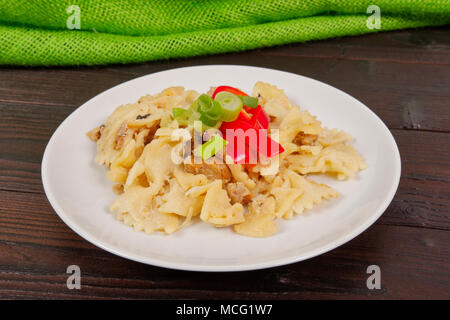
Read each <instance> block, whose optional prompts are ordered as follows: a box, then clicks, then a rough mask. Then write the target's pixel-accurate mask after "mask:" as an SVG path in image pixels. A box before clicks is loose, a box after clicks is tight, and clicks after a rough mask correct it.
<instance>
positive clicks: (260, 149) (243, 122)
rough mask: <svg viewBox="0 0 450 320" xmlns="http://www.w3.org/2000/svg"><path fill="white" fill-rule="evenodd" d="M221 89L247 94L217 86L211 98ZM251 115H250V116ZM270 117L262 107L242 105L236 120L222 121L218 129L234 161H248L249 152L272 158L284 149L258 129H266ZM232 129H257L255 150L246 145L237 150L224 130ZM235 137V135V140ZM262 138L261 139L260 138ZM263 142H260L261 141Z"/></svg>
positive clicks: (242, 94) (234, 143)
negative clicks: (254, 107) (253, 107)
mask: <svg viewBox="0 0 450 320" xmlns="http://www.w3.org/2000/svg"><path fill="white" fill-rule="evenodd" d="M221 91H227V92H231V93H233V94H235V95H238V96H247V94H246V93H245V92H243V91H241V90H239V89H236V88H233V87H230V86H219V87H217V88H216V90H214V93H213V95H212V98H213V99H214V97H215V96H216V94H218V93H219V92H221ZM250 115H251V116H250ZM269 122H270V118H269V116H268V115H267V114H266V113H265V112H264V110H263V108H262V107H261V106H259V105H258V107H257V108H256V109H252V108H249V107H246V106H244V109H243V110H242V111H241V112H240V113H239V116H238V117H237V119H236V120H234V121H232V122H223V123H222V125H221V127H220V130H221V131H222V134H223V136H224V139H225V140H227V141H228V142H229V143H228V145H227V147H226V150H227V154H228V155H230V156H231V157H232V158H233V160H234V161H235V162H236V163H248V162H249V160H250V154H253V156H254V155H255V154H256V157H257V155H258V153H260V154H261V155H262V156H264V157H266V158H272V157H273V156H275V155H277V154H280V153H282V152H283V151H284V148H283V147H282V146H281V145H280V144H279V143H278V142H276V141H274V140H273V139H271V138H270V137H269V136H267V131H266V130H264V132H261V133H260V132H259V130H260V129H268V128H269ZM227 129H232V130H237V129H242V130H244V132H246V131H247V130H248V129H254V130H256V131H257V139H258V143H257V150H253V148H251V147H250V148H249V146H247V145H246V147H245V150H237V148H236V145H237V144H236V141H230V140H231V139H232V138H231V137H228V138H227V135H226V130H227ZM236 139H237V137H236V136H235V139H234V140H236ZM261 139H262V140H261ZM263 141H264V142H265V143H262V142H263Z"/></svg>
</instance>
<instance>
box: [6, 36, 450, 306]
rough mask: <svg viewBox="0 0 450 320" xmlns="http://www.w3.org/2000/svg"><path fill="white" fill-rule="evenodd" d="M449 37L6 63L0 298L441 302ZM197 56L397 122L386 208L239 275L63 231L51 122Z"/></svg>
mask: <svg viewBox="0 0 450 320" xmlns="http://www.w3.org/2000/svg"><path fill="white" fill-rule="evenodd" d="M449 36H450V28H449V27H443V28H437V29H433V28H425V29H420V30H404V31H397V32H390V33H380V34H373V35H366V36H361V37H347V38H342V39H332V40H328V41H321V42H311V43H307V44H298V45H289V46H283V47H276V48H267V49H261V50H254V51H249V52H244V53H235V54H226V55H216V56H206V57H198V58H191V59H179V60H171V61H158V62H153V63H146V64H135V65H117V66H105V67H93V68H85V67H82V68H12V67H3V68H0V119H1V120H0V298H13V299H16V298H40V299H42V298H44V299H46V298H52V299H58V298H62V299H65V298H71V299H83V298H90V299H104V298H113V299H121V298H202V299H205V298H211V299H228V298H231V299H233V298H245V299H247V298H249V299H300V298H309V299H320V298H331V299H343V298H356V299H388V298H399V299H405V298H427V299H431V298H436V299H449V298H450V276H449V275H450V247H449V244H450V241H449V240H450V233H449V229H450V218H449V217H450V215H449V211H450V210H449V209H450V185H449V184H450V160H449V159H450V143H449V138H450V130H449V128H450V126H449V124H450V108H449V101H450V40H449V39H450V37H449ZM202 64H243V65H255V66H262V67H269V68H270V67H271V68H275V69H280V70H286V71H290V72H294V73H298V74H302V75H306V76H309V77H312V78H315V79H318V80H321V81H324V82H326V83H329V84H331V85H333V86H335V87H337V88H340V89H342V90H344V91H346V92H347V93H349V94H351V95H353V96H354V97H356V98H357V99H359V100H361V101H362V102H363V103H365V104H367V105H368V106H369V107H370V108H371V109H372V110H373V111H374V112H375V113H377V115H378V116H379V117H380V118H381V119H382V120H383V121H384V122H385V123H386V124H387V125H388V127H389V128H390V129H391V132H392V133H393V135H394V137H395V139H396V141H397V144H398V146H399V149H400V154H401V157H402V176H401V181H400V186H399V189H398V191H397V194H396V196H395V198H394V200H393V202H392V203H391V205H390V206H389V208H388V209H387V210H386V212H385V213H384V215H383V216H382V217H381V218H380V219H379V220H378V221H377V222H376V224H375V225H374V226H372V227H371V228H370V229H368V230H367V231H365V232H364V233H363V234H362V235H360V236H359V237H357V238H356V239H354V240H352V241H350V242H349V243H347V244H345V245H343V246H341V247H339V248H337V249H335V250H333V251H331V252H329V253H327V254H324V255H321V256H319V257H316V258H314V259H311V260H308V261H304V262H301V263H296V264H292V265H288V266H283V267H278V268H272V269H267V270H260V271H253V272H236V273H195V272H182V271H175V270H168V269H163V268H157V267H151V266H147V265H143V264H140V263H135V262H132V261H128V260H125V259H122V258H119V257H117V256H114V255H112V254H110V253H108V252H105V251H103V250H100V249H99V248H97V247H95V246H93V245H92V244H90V243H88V242H87V241H85V240H84V239H82V238H81V237H79V236H78V235H77V234H75V233H74V232H73V231H71V230H70V229H69V228H68V227H67V226H66V225H65V224H64V223H63V222H62V221H61V220H60V219H59V218H58V216H57V215H56V214H55V213H54V211H53V209H52V208H51V206H50V205H49V203H48V201H47V199H46V197H45V194H44V193H43V188H42V183H41V176H40V163H41V160H42V155H43V151H44V148H45V146H46V144H47V142H48V140H49V138H50V137H51V135H52V133H53V132H54V130H55V129H56V128H57V126H58V125H59V124H60V123H61V122H62V121H63V120H64V119H65V118H66V117H67V116H68V115H69V114H70V113H71V112H72V111H73V110H74V109H75V108H77V107H78V106H79V105H81V104H82V103H84V102H85V101H87V100H88V99H90V98H92V97H93V96H95V95H96V94H98V93H100V92H102V91H104V90H106V89H108V88H110V87H112V86H114V85H117V84H119V83H121V82H124V81H127V80H130V79H133V78H136V77H138V76H141V75H144V74H148V73H151V72H156V71H160V70H165V69H169V68H176V67H182V66H189V65H202ZM255 80H256V79H255ZM299 90H301V88H299ZM71 264H77V265H79V266H80V267H81V270H82V290H79V291H77V290H68V289H67V287H66V285H65V283H66V279H67V274H66V273H65V271H66V268H67V266H69V265H71ZM371 264H376V265H379V266H380V267H381V272H382V289H381V290H374V291H371V290H368V289H367V287H366V279H367V277H368V275H367V274H366V268H367V266H369V265H371Z"/></svg>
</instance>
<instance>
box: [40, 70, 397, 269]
mask: <svg viewBox="0 0 450 320" xmlns="http://www.w3.org/2000/svg"><path fill="white" fill-rule="evenodd" d="M258 80H261V81H264V82H269V83H271V84H275V85H277V86H278V87H279V88H282V89H284V90H285V92H286V94H287V95H288V97H289V98H290V99H291V101H292V102H293V103H294V104H296V105H300V107H301V108H302V109H306V110H308V111H310V112H311V113H312V114H313V115H316V116H318V119H319V120H321V121H322V123H323V124H324V125H326V126H328V127H332V128H339V129H343V130H345V131H347V132H348V133H350V134H351V135H352V136H353V137H354V141H353V142H352V144H353V145H354V147H355V148H356V149H357V150H358V151H359V152H360V153H361V154H362V156H363V157H364V158H365V160H366V162H367V164H368V166H369V167H368V169H366V170H364V171H362V172H360V173H359V174H358V176H357V177H356V178H354V179H350V180H348V181H336V180H334V179H331V178H328V177H321V176H317V177H316V176H314V177H313V179H314V180H316V181H320V182H324V183H326V184H328V185H330V186H332V187H333V188H335V189H336V190H337V191H338V192H339V193H340V197H339V198H338V199H334V200H330V201H325V202H323V204H321V205H318V206H316V207H314V208H313V209H312V210H309V211H307V212H306V213H304V214H302V215H300V216H296V217H294V218H293V219H291V220H287V221H284V220H282V219H281V220H277V221H278V222H277V223H278V227H279V232H278V234H276V235H274V236H272V237H269V238H264V239H254V238H248V237H244V236H241V235H238V234H236V233H234V232H233V231H232V230H230V228H224V229H216V228H214V227H211V226H210V225H208V224H206V223H194V224H193V225H189V226H188V227H186V228H185V229H183V230H181V231H180V232H177V233H175V234H173V235H170V236H167V235H163V234H160V233H155V234H153V235H146V234H144V233H139V232H135V231H134V230H133V229H131V228H129V227H127V226H125V225H124V224H122V223H121V222H119V221H117V220H116V219H115V217H114V215H113V214H112V213H110V212H109V210H108V206H109V205H110V203H111V202H112V201H113V199H114V198H115V197H116V196H115V194H114V193H113V192H112V189H111V186H112V184H111V182H109V181H108V179H107V177H106V175H105V172H106V170H105V168H103V167H100V166H99V165H97V164H95V163H94V161H93V159H94V156H95V153H96V147H95V144H94V143H92V142H91V141H90V140H89V139H88V138H87V137H86V132H87V131H88V130H90V129H92V128H93V127H96V126H98V125H99V124H101V123H102V122H103V121H104V120H105V119H106V117H107V116H108V115H109V114H110V113H111V112H112V111H113V110H114V109H115V108H116V107H117V106H119V105H120V104H125V103H131V102H135V101H136V100H137V99H138V98H139V97H141V96H143V95H145V94H148V93H150V94H154V93H157V92H159V91H161V90H162V89H165V88H167V87H170V86H184V87H185V88H187V89H195V90H197V91H199V92H206V91H207V90H208V89H209V87H210V86H217V85H231V86H234V87H238V88H240V89H242V90H244V91H247V92H251V90H252V88H253V85H254V83H255V82H256V81H258ZM42 179H43V184H44V188H45V192H46V195H47V197H48V199H49V201H50V203H51V205H52V206H53V208H54V209H55V211H56V213H57V214H58V215H59V216H60V217H61V219H62V220H63V221H64V222H65V223H66V224H67V225H68V226H69V227H70V228H72V229H73V230H74V231H75V232H76V233H78V234H79V235H80V236H82V237H83V238H85V239H86V240H88V241H90V242H91V243H93V244H95V245H97V246H99V247H101V248H103V249H105V250H107V251H109V252H112V253H114V254H117V255H119V256H122V257H125V258H128V259H132V260H135V261H139V262H143V263H147V264H151V265H155V266H161V267H166V268H173V269H183V270H197V271H239V270H253V269H261V268H268V267H274V266H279V265H284V264H288V263H293V262H297V261H301V260H305V259H308V258H311V257H314V256H317V255H319V254H322V253H324V252H327V251H329V250H332V249H334V248H336V247H338V246H340V245H342V244H343V243H345V242H347V241H349V240H351V239H352V238H354V237H356V236H357V235H359V234H360V233H361V232H363V231H364V230H365V229H367V228H368V227H369V226H370V225H371V224H373V223H374V222H375V221H376V220H377V219H378V218H379V217H380V216H381V214H382V213H383V212H384V210H385V209H386V208H387V206H388V205H389V203H390V202H391V201H392V198H393V196H394V194H395V191H396V189H397V186H398V183H399V179H400V155H399V152H398V148H397V145H396V143H395V141H394V138H393V137H392V135H391V133H390V132H389V130H388V129H387V127H386V126H385V125H384V123H383V122H382V121H381V120H380V119H379V118H378V117H377V116H376V115H375V114H374V113H373V112H372V111H371V110H369V109H368V108H367V107H366V106H364V105H363V104H362V103H361V102H359V101H358V100H356V99H354V98H353V97H351V96H349V95H347V94H346V93H344V92H342V91H340V90H338V89H336V88H333V87H331V86H329V85H326V84H324V83H322V82H319V81H316V80H313V79H310V78H307V77H303V76H299V75H296V74H292V73H287V72H282V71H277V70H272V69H264V68H256V67H248V66H232V65H226V66H225V65H210V66H197V67H187V68H180V69H172V70H167V71H163V72H158V73H154V74H150V75H146V76H143V77H140V78H137V79H134V80H131V81H128V82H125V83H123V84H120V85H118V86H116V87H113V88H111V89H109V90H107V91H105V92H103V93H101V94H99V95H98V96H96V97H94V98H92V99H91V100H89V101H88V102H86V103H85V104H83V105H82V106H81V107H79V108H78V109H77V110H75V111H74V112H73V113H72V114H71V115H70V116H69V117H68V118H67V119H66V120H65V121H64V122H63V123H62V124H61V125H60V126H59V127H58V129H57V130H56V131H55V133H54V134H53V136H52V138H51V139H50V141H49V143H48V145H47V148H46V150H45V153H44V157H43V161H42Z"/></svg>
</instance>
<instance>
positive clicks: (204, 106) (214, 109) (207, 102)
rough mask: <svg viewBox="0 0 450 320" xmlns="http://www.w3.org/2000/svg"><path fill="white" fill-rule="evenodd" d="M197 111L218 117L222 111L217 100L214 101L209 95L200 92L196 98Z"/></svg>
mask: <svg viewBox="0 0 450 320" xmlns="http://www.w3.org/2000/svg"><path fill="white" fill-rule="evenodd" d="M197 111H198V112H200V113H201V114H206V115H208V116H210V117H212V118H218V117H220V115H221V113H222V107H221V106H220V104H219V103H217V101H214V100H213V99H212V98H211V97H210V96H208V95H206V94H202V95H201V96H200V97H199V98H198V109H197Z"/></svg>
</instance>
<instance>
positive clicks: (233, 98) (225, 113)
mask: <svg viewBox="0 0 450 320" xmlns="http://www.w3.org/2000/svg"><path fill="white" fill-rule="evenodd" d="M214 99H215V100H216V101H217V102H219V103H220V106H221V107H222V112H221V113H222V115H221V119H222V120H223V121H226V122H231V121H234V120H236V118H237V117H238V115H239V112H241V110H242V107H243V103H242V100H241V99H240V98H239V96H237V95H235V94H233V93H231V92H227V91H221V92H219V93H218V94H216V96H215V98H214Z"/></svg>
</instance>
